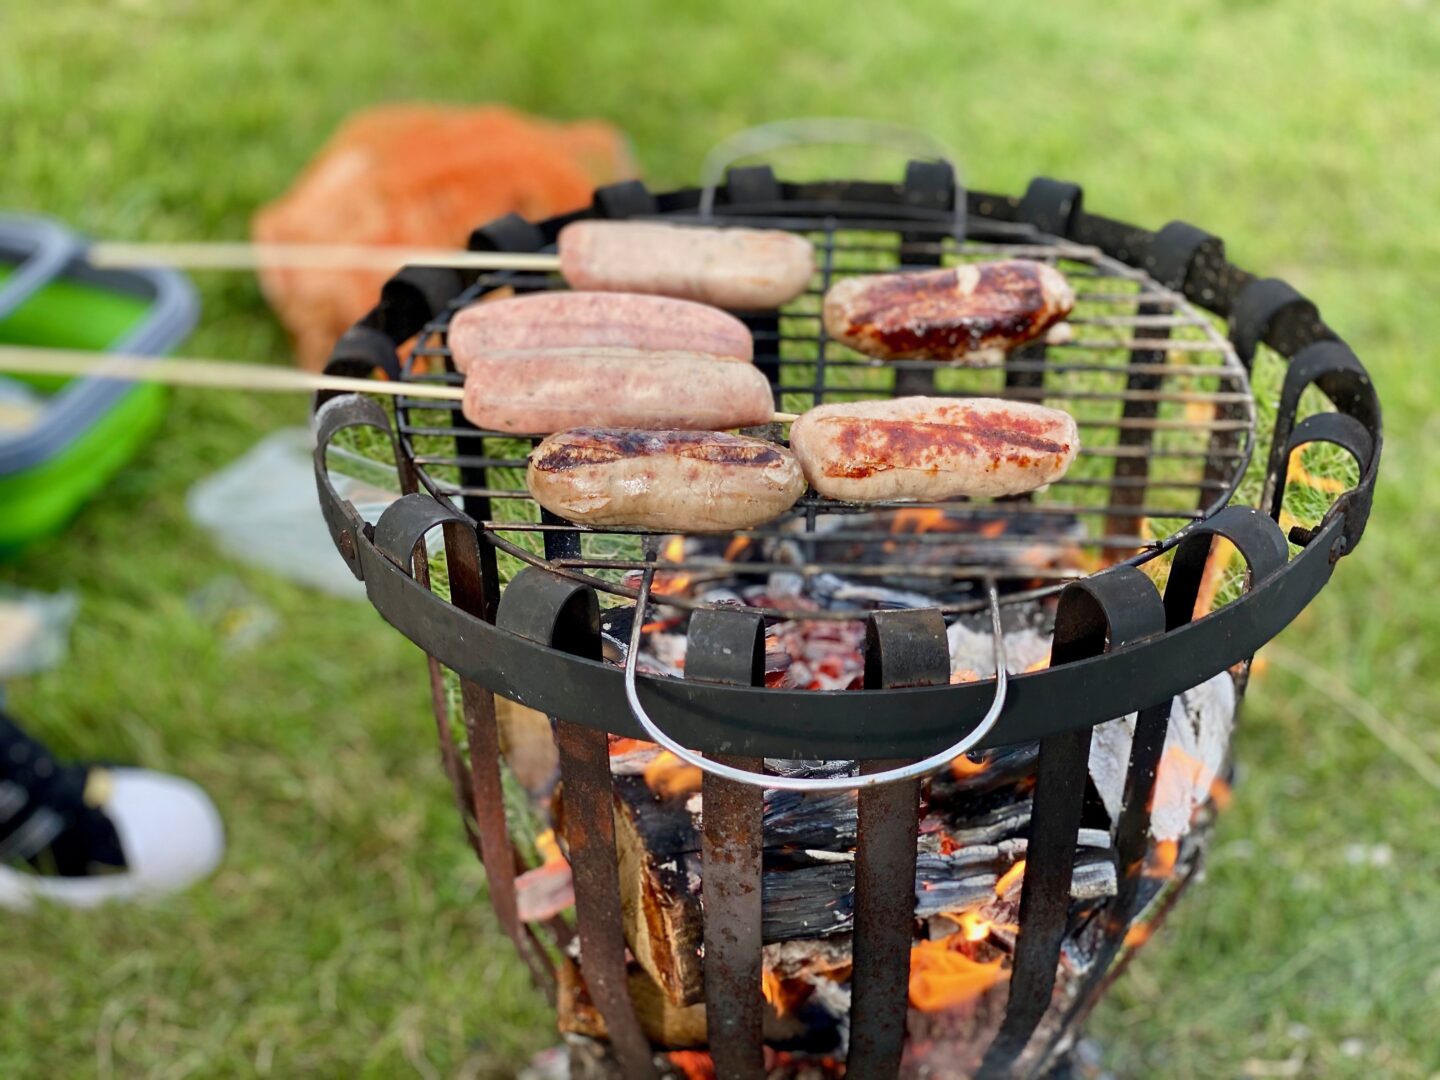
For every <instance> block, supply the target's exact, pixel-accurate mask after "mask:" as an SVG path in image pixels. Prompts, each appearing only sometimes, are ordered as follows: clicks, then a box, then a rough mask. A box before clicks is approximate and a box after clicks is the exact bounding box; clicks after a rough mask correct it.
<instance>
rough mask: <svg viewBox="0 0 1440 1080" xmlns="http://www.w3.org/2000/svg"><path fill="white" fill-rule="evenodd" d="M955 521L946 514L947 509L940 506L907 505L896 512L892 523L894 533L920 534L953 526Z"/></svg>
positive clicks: (891, 527) (891, 529) (891, 528)
mask: <svg viewBox="0 0 1440 1080" xmlns="http://www.w3.org/2000/svg"><path fill="white" fill-rule="evenodd" d="M953 524H954V523H953V522H951V521H950V519H949V518H947V517H946V516H945V511H944V510H941V509H940V508H939V507H935V506H931V507H923V506H919V507H913V508H912V507H907V508H906V509H904V510H897V511H896V512H895V520H894V521H893V522H892V523H891V525H890V531H891V532H892V533H911V534H913V535H916V536H920V535H922V534H924V533H928V532H933V531H934V530H935V529H942V530H945V529H949V528H953Z"/></svg>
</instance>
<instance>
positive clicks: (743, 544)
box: [725, 536, 750, 562]
mask: <svg viewBox="0 0 1440 1080" xmlns="http://www.w3.org/2000/svg"><path fill="white" fill-rule="evenodd" d="M749 546H750V538H749V537H748V536H737V537H735V539H734V540H731V541H730V545H729V546H728V547H727V548H726V549H725V561H726V562H734V561H735V560H736V559H738V558H739V557H740V555H741V554H742V553H743V552H744V551H745V549H746V548H748V547H749Z"/></svg>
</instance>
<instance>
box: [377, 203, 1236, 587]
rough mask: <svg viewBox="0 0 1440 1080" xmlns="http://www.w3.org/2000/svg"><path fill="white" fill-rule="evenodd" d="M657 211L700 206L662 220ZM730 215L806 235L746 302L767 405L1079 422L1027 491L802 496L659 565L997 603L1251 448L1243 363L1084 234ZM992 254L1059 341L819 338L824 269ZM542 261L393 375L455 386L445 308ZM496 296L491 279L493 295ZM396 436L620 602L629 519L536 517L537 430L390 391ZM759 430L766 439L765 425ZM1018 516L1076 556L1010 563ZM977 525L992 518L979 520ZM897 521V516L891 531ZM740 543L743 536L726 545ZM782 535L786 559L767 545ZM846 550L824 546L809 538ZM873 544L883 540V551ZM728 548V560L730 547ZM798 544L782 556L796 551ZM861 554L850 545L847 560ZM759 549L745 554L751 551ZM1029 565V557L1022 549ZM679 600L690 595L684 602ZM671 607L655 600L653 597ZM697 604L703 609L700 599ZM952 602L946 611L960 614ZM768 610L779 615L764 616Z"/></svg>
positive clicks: (478, 516) (1201, 488)
mask: <svg viewBox="0 0 1440 1080" xmlns="http://www.w3.org/2000/svg"><path fill="white" fill-rule="evenodd" d="M665 220H667V221H678V222H683V221H687V220H688V221H692V222H694V221H696V219H694V218H693V217H692V218H686V217H680V216H677V215H670V216H667V217H666V218H665ZM724 220H725V221H726V222H727V223H733V224H736V225H745V226H750V227H756V228H787V229H791V230H793V231H797V232H801V233H803V234H804V235H806V236H808V237H809V238H810V239H811V240H812V241H813V242H814V244H815V246H816V252H817V263H818V272H817V274H816V278H815V281H814V282H813V287H812V288H811V289H810V290H808V291H807V292H806V293H805V294H804V295H802V296H801V297H799V298H797V299H796V300H795V301H794V302H792V303H791V304H790V305H788V306H787V307H786V308H785V309H783V310H782V311H779V312H766V313H752V314H750V315H747V316H745V321H746V322H747V324H749V326H750V328H751V330H752V333H753V334H754V338H755V352H756V363H757V365H758V366H759V367H760V368H761V369H762V370H763V371H765V372H766V374H767V375H768V376H769V377H770V379H771V384H772V387H773V388H774V391H775V402H776V407H777V409H780V410H783V411H788V412H801V411H804V410H805V409H808V408H810V407H812V406H814V405H817V404H821V403H825V402H837V401H839V402H843V401H851V400H858V399H863V398H877V397H891V396H899V395H902V394H905V395H908V394H931V395H938V396H953V397H973V396H986V397H1006V398H1012V399H1016V400H1022V401H1032V402H1039V403H1043V404H1046V405H1050V406H1054V407H1057V408H1062V409H1065V410H1066V411H1068V412H1069V413H1071V415H1073V416H1074V417H1075V418H1076V420H1077V422H1078V424H1079V427H1080V432H1081V439H1082V444H1083V446H1082V449H1081V451H1080V454H1079V457H1078V458H1077V460H1076V462H1075V464H1074V465H1073V466H1072V468H1071V471H1070V473H1069V475H1067V476H1066V477H1064V478H1063V479H1061V480H1059V481H1057V482H1055V483H1054V484H1052V485H1050V486H1049V487H1048V488H1047V489H1045V490H1043V491H1040V492H1036V493H1034V494H1033V495H1031V496H1025V497H1021V498H1017V499H1008V500H986V501H979V500H977V501H958V502H957V501H950V502H946V503H900V502H889V503H875V504H866V505H857V504H851V503H842V502H836V501H834V500H830V499H826V498H823V497H821V496H818V495H816V494H814V493H813V492H810V493H808V494H807V495H806V496H804V497H803V498H801V500H800V501H799V502H798V503H797V504H796V506H795V507H794V508H793V509H792V510H791V511H790V512H789V513H788V514H786V515H785V516H784V517H782V518H781V519H779V520H777V521H774V522H771V523H769V524H767V525H765V526H762V527H760V528H756V529H751V530H746V531H744V532H740V533H734V534H729V535H728V536H723V537H720V538H719V539H718V540H717V539H716V538H715V537H714V534H709V538H708V542H707V543H704V544H701V545H697V547H699V548H700V549H702V550H703V551H705V552H706V554H704V555H703V557H697V558H694V559H691V558H690V557H689V556H683V557H671V558H670V559H668V560H667V561H666V562H665V569H666V570H670V571H675V572H684V573H691V574H696V575H703V576H705V577H715V578H720V577H724V576H727V575H729V574H733V573H736V572H741V573H745V574H763V573H767V572H769V571H771V570H776V569H784V570H790V571H799V572H802V573H805V574H813V573H821V572H837V573H844V574H846V575H852V576H864V577H889V576H900V575H903V576H907V577H911V578H915V577H917V576H918V577H930V578H935V579H945V578H949V579H961V578H967V577H975V576H978V575H981V574H983V575H986V576H990V577H993V578H995V579H997V580H999V581H1001V582H1002V583H1003V582H1005V581H1007V580H1008V581H1009V582H1011V591H1010V592H1009V593H1008V594H1007V597H1006V599H1007V601H1011V602H1013V601H1015V600H1018V599H1021V598H1022V597H1033V596H1035V595H1038V594H1045V593H1048V592H1054V591H1058V590H1059V589H1060V588H1062V587H1063V585H1064V583H1065V582H1066V581H1068V580H1073V579H1075V578H1077V577H1084V576H1086V574H1087V573H1089V572H1093V571H1094V570H1099V569H1101V568H1103V567H1105V566H1109V565H1114V564H1115V563H1118V562H1139V561H1144V560H1145V559H1147V558H1151V557H1153V556H1154V555H1155V554H1156V553H1158V552H1159V551H1162V550H1164V549H1165V547H1167V546H1168V545H1167V543H1166V542H1167V541H1169V540H1170V539H1171V538H1172V537H1174V536H1175V534H1176V533H1177V532H1178V531H1179V530H1181V529H1182V528H1183V527H1185V526H1186V525H1188V524H1191V523H1193V522H1195V521H1198V520H1200V519H1202V518H1205V517H1207V516H1209V515H1210V514H1212V513H1214V512H1215V511H1216V510H1218V509H1219V508H1221V507H1222V506H1224V505H1225V504H1226V502H1227V501H1228V500H1229V499H1230V497H1231V495H1232V494H1233V493H1234V491H1235V488H1236V486H1237V485H1238V483H1239V481H1240V478H1241V476H1242V475H1243V473H1244V471H1245V468H1246V465H1247V464H1248V461H1249V456H1250V453H1251V449H1252V444H1253V437H1254V429H1255V411H1254V402H1253V399H1252V396H1251V393H1250V387H1249V383H1248V379H1247V375H1246V371H1245V369H1244V367H1243V366H1242V365H1241V363H1240V362H1239V360H1238V359H1237V357H1236V355H1235V353H1234V351H1233V349H1232V348H1231V346H1230V344H1229V342H1228V341H1227V340H1226V338H1225V337H1224V336H1223V335H1222V334H1221V333H1220V332H1219V331H1218V330H1217V328H1216V326H1215V325H1214V323H1212V321H1211V320H1210V318H1208V317H1207V316H1206V315H1204V314H1202V313H1201V312H1200V311H1199V310H1198V309H1196V308H1195V307H1194V306H1192V305H1191V304H1190V303H1189V302H1188V301H1186V299H1185V298H1184V297H1183V296H1181V295H1180V294H1179V293H1177V292H1175V291H1173V290H1170V289H1167V288H1164V287H1163V286H1161V285H1160V284H1159V283H1157V282H1156V281H1155V280H1153V279H1152V278H1150V277H1148V276H1147V275H1145V274H1144V273H1143V272H1141V271H1138V270H1135V269H1133V268H1131V267H1128V266H1126V265H1124V264H1123V263H1120V262H1118V261H1116V260H1114V259H1111V258H1109V257H1107V256H1105V255H1104V254H1103V253H1102V252H1100V251H1099V250H1098V249H1096V248H1092V247H1085V246H1080V245H1077V244H1073V243H1069V242H1065V241H1054V242H1050V243H1036V242H1034V234H1033V233H1027V234H1025V236H1024V238H1023V239H1020V240H1017V242H1003V240H1002V242H975V241H958V240H956V239H955V238H954V237H953V236H951V235H949V234H948V233H947V232H946V230H945V228H944V227H943V226H937V225H934V224H927V223H924V222H918V221H914V220H905V221H900V220H890V221H886V220H883V219H877V220H873V221H860V222H856V221H853V220H847V221H845V222H843V223H842V222H839V221H837V220H835V219H833V218H831V219H812V218H804V217H794V216H788V217H760V216H740V215H733V216H732V215H726V216H725V219H724ZM1002 257H1023V258H1030V259H1037V260H1042V261H1044V262H1046V263H1049V264H1050V265H1052V266H1055V267H1057V268H1058V269H1060V270H1061V271H1063V272H1064V273H1065V274H1066V276H1067V277H1068V278H1069V280H1070V281H1071V283H1072V285H1073V286H1074V288H1075V291H1076V294H1077V302H1076V306H1075V309H1074V311H1073V312H1072V314H1071V316H1070V318H1069V319H1068V320H1067V321H1068V323H1069V326H1070V336H1069V337H1068V339H1057V338H1055V337H1054V336H1053V335H1052V338H1051V340H1049V341H1048V342H1036V343H1032V344H1030V345H1027V346H1023V347H1021V348H1020V349H1017V350H1015V351H1014V352H1012V353H1011V354H1010V355H1008V356H1005V357H998V356H997V357H995V358H994V359H990V360H986V361H985V362H983V363H979V364H966V365H961V364H957V363H935V362H930V361H878V360H873V359H870V358H867V357H865V356H862V355H861V354H859V353H856V352H854V351H852V350H850V349H848V348H846V347H844V346H842V345H839V344H838V343H836V342H834V341H832V340H829V339H828V337H827V335H826V333H825V330H824V327H823V325H822V324H821V319H820V310H821V303H822V299H823V296H824V294H825V292H826V290H828V289H829V287H830V285H831V283H832V282H834V281H836V280H839V279H840V278H843V277H847V276H851V275H855V274H866V273H878V272H890V271H894V270H900V269H905V270H909V269H913V270H926V269H934V268H936V267H941V266H947V267H948V266H955V265H959V264H961V263H965V262H972V261H983V260H986V259H995V258H1002ZM563 287H564V286H563V282H561V281H560V280H559V279H558V278H556V277H552V276H550V275H543V274H531V273H518V272H508V273H497V274H489V275H485V276H483V277H481V278H480V279H479V280H478V281H477V282H476V283H475V284H474V285H473V286H472V287H471V288H469V289H468V290H466V291H465V292H464V293H463V294H461V295H460V296H459V297H457V298H456V299H455V301H454V302H453V303H452V304H451V305H450V307H449V309H448V310H447V311H445V312H444V313H442V314H441V315H440V316H439V317H438V318H436V319H435V320H433V321H432V322H430V323H429V324H428V325H427V326H426V327H425V329H424V330H423V331H422V333H421V334H420V335H419V337H418V338H417V342H416V345H415V347H414V349H413V351H412V353H411V355H410V358H409V360H408V361H407V364H406V366H405V371H404V378H406V379H408V380H413V381H425V382H434V381H444V382H448V383H452V384H458V383H459V382H460V377H459V376H458V375H457V374H456V373H455V372H454V370H453V364H451V362H450V354H449V349H448V347H447V344H446V329H447V326H448V323H449V319H450V317H451V315H453V313H454V312H455V311H456V310H458V309H459V308H461V307H463V306H465V305H466V304H468V303H471V302H474V301H475V300H477V299H479V298H481V297H483V296H485V295H487V294H490V293H493V292H497V291H499V290H509V291H511V292H514V293H530V292H539V291H544V290H547V289H554V288H563ZM502 295H503V293H502ZM397 416H398V420H399V435H400V438H401V440H402V448H403V452H404V453H405V455H406V457H407V458H409V459H410V461H411V462H412V463H413V465H414V466H415V469H416V472H417V475H418V478H419V481H420V483H421V484H422V485H423V486H424V487H425V488H426V489H427V490H429V491H430V493H431V494H433V495H435V496H436V497H438V498H441V499H443V500H447V501H449V502H451V503H452V504H457V505H458V506H463V508H464V510H465V511H466V512H467V513H468V514H469V516H470V517H471V518H472V519H473V520H475V522H476V527H477V530H478V531H479V532H480V533H481V534H482V535H483V536H484V538H485V539H486V540H487V541H488V542H489V543H491V544H493V545H494V546H495V547H496V548H497V549H498V550H499V551H500V552H502V553H504V554H507V555H509V556H512V557H514V558H515V559H518V560H520V561H521V562H524V563H530V564H532V565H538V566H544V567H546V568H548V569H551V570H554V571H558V572H560V573H562V574H564V575H566V576H569V577H574V578H577V579H580V580H583V581H585V582H587V583H589V584H591V585H593V586H595V587H596V588H598V589H600V590H601V591H602V592H604V593H608V594H610V595H612V596H617V597H626V598H634V596H635V595H636V590H635V588H634V584H633V579H632V581H630V582H628V583H627V581H626V575H627V573H632V572H633V571H636V570H641V569H643V568H645V567H646V566H647V565H654V563H653V560H654V558H655V556H656V553H657V551H658V549H659V544H658V542H657V541H656V540H654V539H651V538H652V537H653V536H654V534H650V533H647V532H645V531H644V530H635V529H623V528H614V527H610V528H605V529H593V528H587V527H583V526H577V525H572V524H569V523H567V522H564V521H560V520H558V519H555V518H553V517H551V516H550V515H546V514H542V513H541V511H540V508H539V507H538V506H537V505H536V504H535V503H534V501H533V500H532V499H531V498H530V496H529V494H528V492H527V491H526V489H525V484H524V468H525V454H526V453H527V452H528V450H529V448H530V447H531V446H533V445H534V444H535V443H536V442H538V441H539V440H538V439H529V440H526V439H517V438H515V437H514V436H511V435H504V434H501V433H497V432H491V431H481V430H477V429H475V428H474V427H472V426H470V425H469V423H468V421H466V420H465V419H464V417H463V416H462V415H461V414H460V406H459V404H458V403H449V402H447V403H443V404H437V403H436V402H434V401H429V400H420V399H415V398H407V397H403V396H402V397H400V398H399V399H397ZM758 433H761V434H766V435H768V436H769V437H772V438H776V439H780V438H782V437H783V430H782V429H781V428H779V427H778V426H774V425H772V426H771V427H769V428H767V429H762V430H761V431H760V432H758ZM936 510H938V511H940V512H942V513H943V514H944V516H945V518H946V521H947V526H946V529H945V531H935V532H926V531H923V530H922V531H916V530H915V529H907V531H906V534H905V537H904V540H905V543H904V545H903V547H904V549H905V551H906V553H907V556H912V557H907V558H906V560H905V561H899V560H898V559H896V558H893V557H887V556H889V555H891V554H893V551H894V548H895V545H894V544H893V543H890V542H891V541H893V540H894V535H893V533H892V531H891V530H892V528H893V527H894V525H895V522H894V518H895V516H896V514H895V512H897V511H898V512H901V513H902V514H903V513H905V512H910V513H913V512H915V511H936ZM1021 515H1025V518H1026V520H1027V521H1028V522H1029V523H1030V528H1031V533H1030V535H1031V537H1032V538H1033V537H1034V533H1035V531H1036V523H1037V522H1038V523H1040V526H1041V527H1040V533H1041V538H1043V537H1044V535H1045V532H1046V531H1047V528H1046V527H1045V523H1046V522H1054V524H1055V530H1056V531H1059V530H1061V529H1063V530H1064V532H1065V543H1066V544H1068V545H1071V546H1072V547H1073V549H1074V550H1075V551H1076V552H1077V553H1078V558H1076V559H1075V560H1073V562H1074V565H1071V566H1065V567H1060V568H1036V567H1035V566H1034V565H1026V564H1025V563H1024V562H1022V561H1020V560H1018V559H1016V557H1015V553H1016V551H1017V545H1016V544H1015V542H1014V539H1013V538H1012V539H1010V540H1009V541H1007V540H1006V537H1005V535H1004V531H1003V528H1002V527H1001V526H996V525H995V524H994V523H995V522H1007V521H1011V520H1014V519H1017V518H1019V517H1020V516H1021ZM987 526H989V527H988V528H987ZM902 527H903V526H902ZM957 530H958V531H963V532H965V533H966V535H965V536H964V537H963V546H964V550H965V553H966V557H965V559H964V560H963V561H964V563H965V565H933V566H932V565H914V563H915V559H914V558H913V554H914V553H915V552H917V551H921V550H923V549H925V548H926V547H927V546H929V545H947V546H954V545H955V544H956V541H957V537H956V531H957ZM742 539H743V541H744V542H743V543H742V542H741V541H742ZM781 541H787V542H789V543H788V546H787V551H786V553H785V554H784V555H780V554H777V547H778V545H779V542H781ZM839 542H843V543H845V544H848V545H858V547H852V548H851V549H850V550H848V551H847V553H846V557H845V558H844V559H843V560H840V561H834V560H832V561H827V560H826V559H825V558H824V557H823V556H822V555H821V554H819V553H818V552H819V547H818V545H820V544H822V543H823V545H824V546H825V547H827V548H832V547H833V544H834V543H839ZM887 544H889V548H888V550H887ZM740 549H744V550H745V553H746V558H745V560H744V562H743V563H732V561H731V560H732V557H733V555H734V554H735V553H738V551H739V550H740ZM797 550H798V551H800V552H802V553H803V556H804V558H803V559H802V560H801V561H799V562H797V560H796V558H795V556H794V552H795V551H797ZM857 554H858V556H859V557H856V556H857ZM757 555H758V556H759V557H758V558H757ZM1032 562H1033V560H1032ZM671 599H673V601H674V602H675V604H676V606H680V607H689V606H695V605H694V604H693V602H691V601H689V600H686V599H685V598H683V597H674V598H671ZM667 602H669V601H667ZM700 606H703V605H700ZM975 606H977V605H976V604H972V603H968V602H962V603H956V604H952V605H949V606H948V607H947V606H945V605H943V604H942V605H941V607H942V610H945V611H952V612H953V611H960V610H970V609H973V608H974V607H975ZM776 614H779V612H776Z"/></svg>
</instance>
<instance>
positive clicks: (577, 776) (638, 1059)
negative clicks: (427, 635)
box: [495, 568, 657, 1080]
mask: <svg viewBox="0 0 1440 1080" xmlns="http://www.w3.org/2000/svg"><path fill="white" fill-rule="evenodd" d="M495 622H496V625H497V626H499V627H502V628H504V629H507V630H510V631H512V632H514V633H517V634H519V635H521V636H522V637H526V638H528V639H530V640H531V641H535V642H539V643H541V644H544V645H547V646H549V647H551V648H555V649H559V650H560V651H562V652H566V653H570V654H571V655H575V656H580V657H584V658H586V659H591V660H598V659H599V658H600V655H601V653H600V610H599V604H598V601H597V599H596V596H595V590H594V589H591V588H588V587H587V586H584V585H581V584H577V583H576V582H573V581H567V580H566V579H564V578H560V577H556V576H555V575H553V574H548V573H546V572H544V571H542V570H537V569H534V568H527V569H525V570H523V571H521V572H520V573H519V574H517V575H516V576H515V578H514V580H512V581H511V582H510V585H509V587H508V588H507V589H506V590H505V595H504V597H503V598H502V599H501V602H500V605H499V608H498V610H497V612H496V618H495ZM555 743H556V746H557V747H558V748H559V751H560V781H561V784H562V790H561V806H562V810H563V820H564V830H563V831H564V836H565V840H566V842H567V843H568V845H569V850H568V855H569V858H570V868H571V872H572V873H573V875H574V878H575V921H576V925H577V931H578V936H579V938H580V965H581V971H582V974H583V976H584V979H585V986H586V988H587V989H588V991H589V993H590V998H591V1000H592V1001H593V1002H594V1003H595V1007H596V1008H597V1009H598V1010H599V1012H600V1015H601V1017H602V1018H603V1019H604V1021H605V1028H606V1031H607V1032H608V1033H609V1036H610V1042H611V1045H612V1046H613V1048H614V1051H615V1057H616V1060H617V1061H618V1062H619V1064H620V1067H621V1069H622V1070H623V1073H624V1075H625V1076H626V1077H632V1076H633V1077H637V1078H640V1080H654V1078H655V1077H656V1075H657V1074H656V1072H655V1063H654V1059H653V1057H652V1055H651V1050H650V1041H649V1039H647V1038H646V1036H645V1033H644V1032H643V1031H642V1030H641V1028H640V1022H639V1019H638V1018H637V1016H636V1014H635V1007H634V1003H633V1001H632V1000H631V997H630V989H629V985H628V982H627V978H626V957H625V934H624V929H623V923H622V920H621V910H620V871H619V867H618V863H617V858H616V852H615V816H614V805H615V795H614V791H613V788H612V785H611V779H610V751H609V738H608V736H607V735H606V734H605V732H603V731H599V730H596V729H594V728H589V727H584V726H582V725H579V724H572V723H570V722H569V721H566V720H563V719H558V718H556V725H555Z"/></svg>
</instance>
